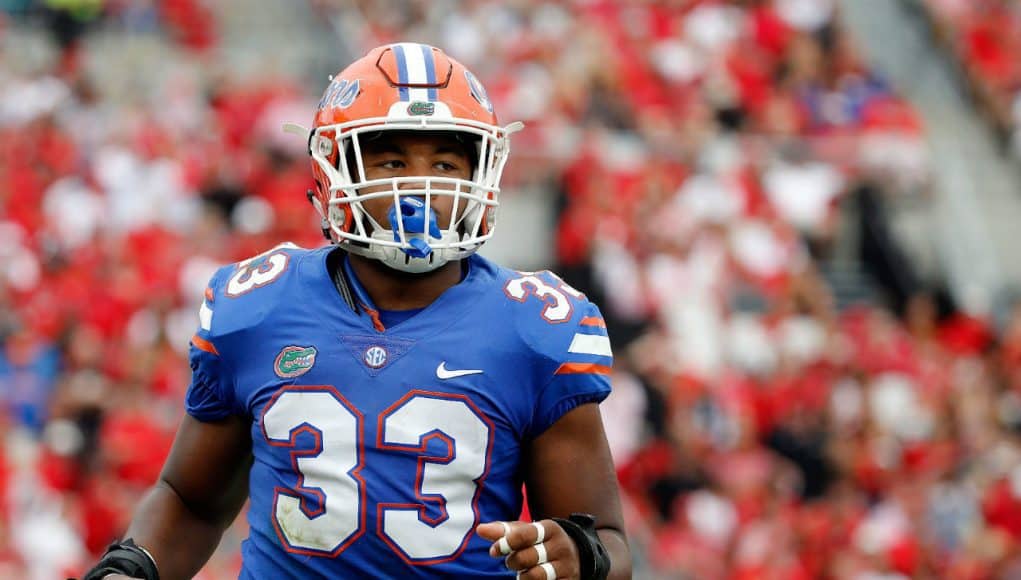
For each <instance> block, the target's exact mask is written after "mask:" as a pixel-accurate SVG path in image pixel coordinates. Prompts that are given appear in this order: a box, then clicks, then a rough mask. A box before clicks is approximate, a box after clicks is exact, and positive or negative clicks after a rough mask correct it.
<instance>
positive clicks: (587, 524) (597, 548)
mask: <svg viewBox="0 0 1021 580" xmlns="http://www.w3.org/2000/svg"><path fill="white" fill-rule="evenodd" d="M553 521H555V522H556V523H558V524H560V527H561V528H563V529H564V531H565V532H567V535H568V536H570V538H571V539H572V540H574V544H575V545H576V546H577V547H578V562H579V563H580V564H581V580H606V576H607V575H609V573H610V554H609V553H608V552H607V551H606V546H603V542H602V540H600V539H599V534H598V533H596V518H595V517H594V516H591V515H589V514H571V517H570V518H569V519H566V520H565V519H564V518H553Z"/></svg>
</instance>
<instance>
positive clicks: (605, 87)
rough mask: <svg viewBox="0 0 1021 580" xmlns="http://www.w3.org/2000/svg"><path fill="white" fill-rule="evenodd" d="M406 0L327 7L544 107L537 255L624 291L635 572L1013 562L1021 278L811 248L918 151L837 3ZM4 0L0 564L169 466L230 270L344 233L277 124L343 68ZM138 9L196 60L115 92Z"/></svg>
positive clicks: (77, 537) (41, 569)
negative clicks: (885, 262)
mask: <svg viewBox="0 0 1021 580" xmlns="http://www.w3.org/2000/svg"><path fill="white" fill-rule="evenodd" d="M398 4H400V6H399V8H400V9H397V8H396V7H394V6H393V5H392V3H380V2H370V1H367V0H359V1H356V2H341V1H339V0H337V1H333V0H317V1H314V2H312V3H310V4H308V5H307V9H310V10H313V11H315V13H316V14H319V15H322V16H323V18H329V19H332V20H335V21H337V22H340V23H342V24H343V23H345V22H346V23H348V24H349V25H351V27H350V28H349V30H353V31H354V34H351V35H348V37H347V38H346V40H347V41H348V42H351V43H353V44H354V46H353V47H352V52H354V53H360V52H362V51H364V50H365V49H367V48H368V47H370V46H373V45H376V44H379V43H383V42H389V41H396V40H417V41H425V42H431V43H434V44H437V45H439V46H442V47H444V48H445V49H446V50H447V51H448V52H449V53H450V54H452V55H453V56H454V57H456V58H458V59H459V60H461V61H462V62H464V63H465V64H466V65H467V66H468V67H469V68H471V69H473V70H474V71H475V72H476V74H477V75H478V76H479V77H480V78H481V79H482V80H483V82H484V83H485V84H486V86H487V88H488V89H489V93H490V96H491V97H492V99H493V101H494V102H495V105H496V109H497V111H498V112H500V114H501V120H503V121H505V122H506V121H511V120H523V121H525V122H526V123H527V125H528V128H527V129H526V131H524V132H523V133H522V134H520V135H519V136H516V137H520V138H518V139H517V140H516V141H515V142H514V147H515V150H516V152H515V153H514V156H513V158H512V161H511V164H510V166H509V167H508V173H509V183H508V184H506V185H507V186H508V187H507V189H509V190H510V191H511V192H513V190H514V189H515V188H520V187H526V186H528V187H542V188H546V189H548V190H549V191H550V195H551V196H553V195H555V196H556V198H557V199H558V204H557V225H556V233H555V239H556V247H555V248H554V249H553V250H552V251H551V256H550V260H551V262H554V263H555V264H556V266H555V269H556V270H558V271H559V272H560V273H562V274H563V275H564V277H565V278H566V279H567V280H568V281H569V282H572V283H573V284H575V285H576V286H578V287H579V288H581V289H582V290H584V291H586V292H587V293H589V294H590V296H591V297H593V298H594V299H595V300H596V301H597V302H598V303H599V304H600V305H601V306H602V308H603V311H604V313H605V314H606V316H607V319H608V324H609V327H610V333H611V338H612V340H613V343H614V348H615V352H616V367H615V375H614V379H613V381H614V393H613V394H612V395H611V397H610V399H609V400H608V401H607V402H606V403H605V404H604V413H605V414H606V415H607V417H608V421H607V425H608V430H609V436H610V440H611V446H612V449H613V452H614V459H615V462H616V463H617V465H618V470H619V471H618V474H619V478H620V482H621V486H622V490H623V493H624V499H625V504H626V511H627V517H628V524H629V532H630V534H631V536H632V539H633V543H634V547H635V553H636V558H637V563H636V566H637V568H636V569H637V573H636V577H639V578H646V577H648V578H657V577H662V578H699V579H702V578H709V579H712V578H741V579H744V578H748V579H751V578H766V579H769V578H776V579H780V578H783V579H798V578H806V579H807V578H848V579H858V578H861V579H866V578H869V579H871V578H886V579H895V578H927V577H931V578H936V577H939V578H953V579H969V580H970V579H976V580H977V579H982V578H1006V577H1012V576H1013V577H1021V445H1019V443H1021V440H1019V438H1018V432H1019V429H1021V310H1019V311H1018V312H1017V313H1016V315H1015V316H1013V317H1012V318H1011V319H1010V320H1009V321H1008V322H1007V324H1006V325H1002V326H997V325H994V324H993V323H992V321H991V320H988V319H986V318H983V317H982V316H979V315H977V314H975V313H964V312H959V311H957V310H955V309H953V308H952V307H949V308H948V307H947V305H946V304H945V301H942V300H940V299H939V296H938V295H937V294H936V293H933V292H927V291H925V289H924V288H921V289H919V290H920V291H919V292H916V293H913V294H912V295H910V296H908V297H907V298H906V299H905V300H902V301H891V302H887V301H884V300H883V297H884V294H883V293H882V292H881V291H879V292H877V293H876V295H875V296H876V300H872V301H865V302H861V301H859V302H853V303H847V304H838V303H837V302H836V300H835V295H834V292H833V291H832V289H831V288H830V287H829V286H828V285H827V283H826V279H825V277H824V276H823V275H822V273H821V272H822V267H823V266H824V265H825V264H827V263H829V262H831V261H832V260H834V259H836V258H835V254H837V253H838V250H837V247H838V246H839V245H840V244H839V240H840V239H841V237H842V235H843V234H844V233H845V232H842V228H846V227H847V223H846V222H847V220H844V219H842V217H843V212H844V211H845V210H846V208H847V206H848V204H849V200H850V199H851V198H852V197H853V196H859V195H863V194H862V192H863V191H875V190H880V191H881V193H880V194H878V195H887V196H897V195H924V194H920V193H919V192H924V191H925V188H926V187H927V184H928V172H929V161H928V159H927V158H926V152H925V148H924V144H923V141H922V127H921V126H920V122H919V120H918V118H917V115H916V113H915V112H914V111H913V110H912V108H911V106H910V104H908V103H906V102H904V101H903V100H902V99H901V98H899V97H898V95H897V94H896V93H895V92H894V91H893V90H892V88H891V87H890V85H889V84H888V83H887V82H886V81H885V80H884V79H882V78H881V77H880V76H878V75H877V74H875V73H874V71H872V70H871V69H870V68H869V67H868V65H867V64H866V63H864V62H862V61H861V60H860V58H859V56H858V52H857V51H856V50H855V47H854V45H853V43H852V42H851V40H850V38H849V37H848V35H847V34H846V32H845V31H844V30H843V29H842V28H841V26H840V24H839V13H838V10H837V6H836V2H835V0H644V1H634V2H624V1H612V0H570V1H563V2H548V1H542V0H511V1H503V2H497V1H495V0H473V1H463V2H456V1H453V0H436V1H428V2H427V1H425V0H402V1H401V2H398ZM961 4H967V3H961ZM303 6H306V5H303ZM0 7H4V8H5V9H7V11H8V15H7V16H6V17H2V16H0V35H10V34H12V33H13V32H16V31H17V29H18V28H19V27H22V28H23V27H32V26H34V27H35V28H36V29H37V30H40V31H48V32H49V33H52V34H51V36H50V37H49V38H48V39H47V40H46V43H47V46H49V47H50V52H49V53H48V54H49V57H48V58H42V59H39V60H38V62H36V63H35V64H34V65H33V66H28V65H25V64H24V63H23V62H20V61H19V59H18V58H15V54H16V50H14V49H12V47H11V45H12V43H11V42H3V43H2V46H4V47H5V48H4V49H3V50H4V51H5V53H4V54H0V150H2V153H0V346H2V348H0V402H2V404H3V407H2V410H3V413H2V414H0V422H2V423H3V433H4V436H3V440H2V441H3V445H0V459H2V461H0V497H3V498H5V500H4V501H3V502H0V516H2V517H0V577H31V578H55V577H58V576H61V577H63V576H62V575H69V574H73V573H77V572H79V571H80V570H81V566H83V564H84V563H85V562H88V561H90V560H91V559H92V558H94V557H95V555H96V554H98V553H99V552H101V551H102V550H103V548H104V547H105V545H106V543H108V542H109V541H110V540H111V539H112V538H114V537H115V536H116V534H118V533H119V532H120V531H122V530H123V529H124V527H125V526H126V523H127V521H128V519H129V518H130V515H131V514H130V510H131V507H132V505H133V504H134V503H135V502H136V501H137V500H138V498H139V494H140V493H141V492H142V491H144V489H145V488H146V487H147V486H148V485H149V484H150V483H151V482H152V481H153V480H154V479H155V477H156V475H157V473H158V471H159V468H160V466H161V464H162V460H163V458H164V456H165V453H166V450H167V449H168V448H169V445H170V443H171V440H172V436H173V431H174V428H175V426H176V422H177V421H178V420H179V418H180V416H181V413H182V402H181V401H182V396H183V392H184V389H185V388H186V386H187V384H188V378H189V377H188V372H189V371H188V365H187V360H186V349H187V344H188V339H189V337H190V336H191V334H192V333H193V332H194V328H195V324H196V322H197V316H196V313H197V310H198V303H199V301H200V300H201V296H202V290H203V288H204V285H205V283H206V280H207V279H208V277H209V275H210V274H211V273H212V271H213V270H214V269H215V268H216V267H217V266H218V265H220V264H223V263H227V262H230V261H233V260H237V259H240V258H243V257H246V256H249V255H253V254H255V253H258V252H260V251H263V250H265V249H266V248H268V247H271V246H273V245H275V244H276V243H278V242H280V241H282V240H291V241H294V242H296V243H298V244H299V245H303V246H306V247H314V246H317V245H319V244H321V243H323V240H322V237H321V234H320V232H319V231H318V229H317V224H316V221H315V218H314V213H313V211H312V209H311V208H310V207H309V206H308V205H307V204H306V203H305V201H304V192H305V190H306V189H307V188H308V187H310V186H311V178H310V173H309V171H308V161H307V159H306V158H305V157H304V152H303V144H302V143H300V142H298V143H293V142H289V141H284V140H281V138H280V137H279V136H278V133H279V131H278V128H279V126H280V121H284V120H286V121H303V120H307V119H310V118H311V110H312V103H313V102H314V99H315V98H316V97H317V95H313V94H312V93H314V92H315V91H318V90H320V89H321V88H323V87H322V86H320V84H321V85H324V84H325V82H323V83H320V84H313V83H310V82H308V81H307V79H301V78H293V77H288V76H286V75H280V74H274V75H272V76H265V75H264V76H254V77H252V76H248V77H244V78H242V77H240V76H238V75H232V73H231V71H230V70H224V68H223V67H221V66H217V55H218V54H220V53H219V52H218V49H219V47H218V42H219V35H218V22H217V19H216V17H215V14H214V12H213V11H211V10H210V9H209V4H206V3H204V2H202V1H201V0H174V1H164V2H145V1H132V0H118V1H112V0H111V1H108V2H102V1H95V2H84V1H81V2H68V1H64V2H56V1H51V2H41V3H33V2H16V1H11V0H7V1H6V2H0ZM40 23H45V25H40ZM351 23H355V24H356V25H352V24H351ZM124 30H128V31H130V32H131V34H134V35H138V34H150V35H155V36H158V37H159V38H160V39H162V41H163V42H165V44H166V46H165V50H166V51H169V52H168V54H170V55H171V56H172V58H173V60H174V61H175V62H178V63H186V64H188V63H190V67H191V68H187V69H185V70H188V71H191V72H193V73H194V74H193V75H184V74H175V73H174V70H177V69H170V68H168V72H167V73H166V74H165V75H163V76H164V77H169V78H164V79H162V81H163V82H161V83H159V84H156V85H153V86H144V87H136V89H135V91H134V92H133V93H129V97H128V98H125V96H124V94H122V93H118V94H116V95H113V94H111V93H110V92H109V87H106V86H103V85H100V84H99V83H97V82H96V74H97V73H96V68H95V66H91V67H90V66H89V62H90V60H89V58H90V52H89V51H90V50H93V47H94V46H95V45H94V44H90V43H89V42H88V40H89V38H90V36H91V35H93V34H96V33H97V31H102V32H103V33H105V34H110V33H111V31H112V32H113V33H117V32H118V31H124ZM19 38H20V37H19ZM342 64H343V63H336V65H337V67H338V68H339V67H340V66H341V65H342ZM299 141H300V140H299ZM879 184H881V186H880V185H879ZM511 195H512V193H509V194H508V197H510V196H511ZM508 203H510V202H508ZM500 235H513V232H510V231H506V230H505V231H504V232H503V233H502V234H500ZM891 304H892V305H893V306H894V307H893V308H891V307H890V306H891ZM244 534H245V531H244V529H243V522H239V523H238V524H236V526H235V527H234V528H232V529H231V530H230V531H229V532H228V534H227V536H226V538H225V541H224V544H223V546H222V547H221V549H220V550H219V551H218V552H217V554H216V555H214V558H213V560H212V561H211V563H210V565H209V566H208V567H207V569H206V570H205V571H204V572H203V575H202V576H200V578H206V579H214V578H221V577H223V578H228V577H233V576H232V575H235V576H236V570H237V567H238V564H239V562H238V551H237V544H238V541H239V539H240V538H242V537H244Z"/></svg>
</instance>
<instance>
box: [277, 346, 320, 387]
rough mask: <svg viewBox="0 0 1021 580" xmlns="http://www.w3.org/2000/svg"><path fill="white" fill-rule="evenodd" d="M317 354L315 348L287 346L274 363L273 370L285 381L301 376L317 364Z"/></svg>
mask: <svg viewBox="0 0 1021 580" xmlns="http://www.w3.org/2000/svg"><path fill="white" fill-rule="evenodd" d="M316 354H318V351H316V347H314V346H286V347H284V349H283V350H281V351H280V354H278V355H277V359H276V361H274V362H273V370H274V371H275V372H276V374H277V376H278V377H280V378H283V379H290V378H294V377H298V376H301V375H303V374H305V373H307V372H308V371H309V370H310V369H311V368H312V365H314V364H316Z"/></svg>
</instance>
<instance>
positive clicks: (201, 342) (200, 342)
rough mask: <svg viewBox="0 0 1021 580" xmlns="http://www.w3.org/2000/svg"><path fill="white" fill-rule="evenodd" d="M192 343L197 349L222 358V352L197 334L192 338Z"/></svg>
mask: <svg viewBox="0 0 1021 580" xmlns="http://www.w3.org/2000/svg"><path fill="white" fill-rule="evenodd" d="M191 343H192V344H194V345H195V348H197V349H199V350H204V351H206V352H208V353H209V354H215V355H216V356H220V351H218V350H216V347H215V346H213V343H211V342H209V341H208V340H206V339H204V338H202V337H201V336H199V335H197V334H196V335H195V336H193V337H191Z"/></svg>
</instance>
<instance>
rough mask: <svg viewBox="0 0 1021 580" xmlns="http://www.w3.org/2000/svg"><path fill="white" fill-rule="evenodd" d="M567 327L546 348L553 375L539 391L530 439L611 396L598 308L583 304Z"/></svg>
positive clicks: (603, 326) (608, 352) (603, 325)
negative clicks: (576, 410)
mask: <svg viewBox="0 0 1021 580" xmlns="http://www.w3.org/2000/svg"><path fill="white" fill-rule="evenodd" d="M569 326H570V327H569V328H567V329H564V330H565V331H564V332H557V333H555V334H553V335H552V336H551V340H550V341H549V344H548V346H549V348H548V349H544V350H547V352H546V353H545V354H546V356H547V357H549V358H550V359H551V361H552V363H553V364H552V365H551V368H552V369H553V371H552V376H550V377H549V379H548V382H547V383H546V384H545V386H543V387H542V388H541V390H540V391H539V396H538V401H537V404H536V408H535V413H534V415H533V419H532V428H531V435H532V437H538V436H539V435H540V434H542V433H543V432H544V431H546V430H547V429H549V428H550V427H551V426H552V425H553V424H554V423H556V422H557V420H558V419H560V418H561V417H563V416H564V415H565V414H566V413H567V412H568V411H570V410H572V409H574V408H575V407H578V406H579V405H583V404H585V403H600V402H602V401H603V400H604V399H605V398H606V397H607V396H608V395H609V394H610V370H611V368H612V367H613V352H612V351H611V349H610V338H609V335H608V334H607V333H606V323H605V322H604V321H603V316H602V314H601V313H600V312H599V308H598V307H597V306H596V305H595V304H592V303H591V302H588V301H585V302H583V303H582V308H581V309H580V312H579V313H577V314H575V316H574V320H572V323H571V324H570V325H569Z"/></svg>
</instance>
